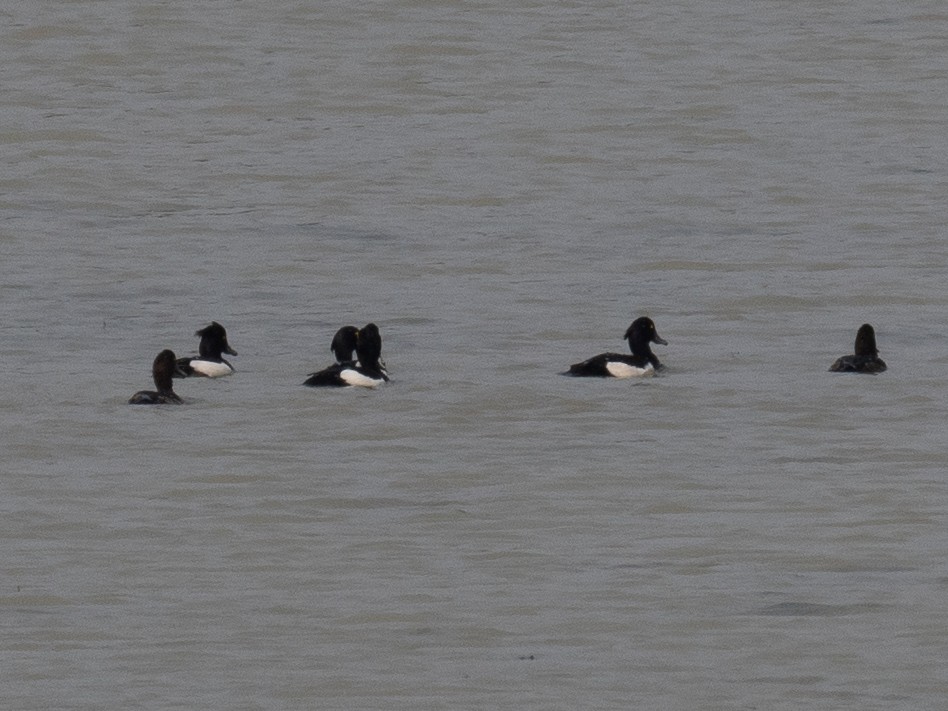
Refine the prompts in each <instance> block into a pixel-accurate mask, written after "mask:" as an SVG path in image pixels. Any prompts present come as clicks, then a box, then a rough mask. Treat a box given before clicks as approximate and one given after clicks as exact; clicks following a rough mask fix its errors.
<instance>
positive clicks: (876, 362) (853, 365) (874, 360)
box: [830, 323, 886, 375]
mask: <svg viewBox="0 0 948 711" xmlns="http://www.w3.org/2000/svg"><path fill="white" fill-rule="evenodd" d="M853 350H854V351H855V353H854V354H853V355H844V356H842V357H841V358H837V359H836V362H834V363H833V365H831V366H830V372H833V373H871V374H873V375H875V374H876V373H881V372H882V371H883V370H885V369H886V364H885V361H884V360H882V359H881V358H880V357H879V349H878V348H876V332H875V331H874V330H873V328H872V326H870V325H869V324H868V323H864V324H863V325H862V326H860V327H859V330H858V331H856V345H855V348H854V349H853Z"/></svg>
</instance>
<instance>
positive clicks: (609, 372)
mask: <svg viewBox="0 0 948 711" xmlns="http://www.w3.org/2000/svg"><path fill="white" fill-rule="evenodd" d="M623 338H625V339H627V340H628V341H629V349H630V350H631V351H632V353H631V354H630V355H624V354H622V353H600V354H599V355H597V356H593V357H592V358H589V359H587V360H584V361H583V362H582V363H574V364H573V365H571V366H570V367H569V370H568V371H567V372H566V373H565V375H575V376H579V377H591V378H639V377H643V376H650V375H654V374H655V371H656V370H660V369H661V368H662V367H663V366H662V364H661V362H660V361H659V360H658V358H657V357H656V356H655V354H654V353H652V348H651V346H650V345H649V344H650V343H658V344H660V345H663V346H667V345H668V341H666V340H665V339H664V338H662V337H661V336H659V335H658V331H657V330H656V329H655V322H654V321H652V319H650V318H648V317H647V316H642V317H641V318H637V319H635V321H633V322H632V325H631V326H629V328H628V330H627V331H626V332H625V335H624V336H623Z"/></svg>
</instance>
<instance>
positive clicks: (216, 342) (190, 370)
mask: <svg viewBox="0 0 948 711" xmlns="http://www.w3.org/2000/svg"><path fill="white" fill-rule="evenodd" d="M194 335H195V336H199V337H200V338H201V343H200V345H199V346H198V353H200V355H199V356H198V357H196V358H179V359H178V369H179V370H180V371H181V373H182V374H181V375H178V376H176V377H179V378H189V377H198V376H200V377H204V378H222V377H224V376H225V375H232V374H233V372H234V366H232V365H231V364H230V363H228V362H227V361H226V360H224V359H223V358H222V357H221V356H222V354H223V353H227V354H228V355H232V356H235V355H237V351H235V350H234V349H233V348H231V347H230V344H229V343H228V342H227V330H226V329H225V328H224V327H223V326H221V325H220V324H219V323H218V322H217V321H212V322H211V325H210V326H205V327H204V328H202V329H200V330H198V331H195V332H194Z"/></svg>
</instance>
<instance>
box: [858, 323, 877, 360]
mask: <svg viewBox="0 0 948 711" xmlns="http://www.w3.org/2000/svg"><path fill="white" fill-rule="evenodd" d="M856 355H857V356H877V355H879V349H878V348H876V332H875V331H874V330H873V329H872V326H870V325H869V324H868V323H864V324H863V325H862V326H860V327H859V330H858V331H856Z"/></svg>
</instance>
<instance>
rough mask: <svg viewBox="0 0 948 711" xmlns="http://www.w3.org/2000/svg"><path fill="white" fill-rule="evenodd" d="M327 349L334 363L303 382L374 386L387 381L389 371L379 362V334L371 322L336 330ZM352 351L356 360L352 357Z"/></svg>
mask: <svg viewBox="0 0 948 711" xmlns="http://www.w3.org/2000/svg"><path fill="white" fill-rule="evenodd" d="M350 329H351V330H350ZM353 331H354V332H355V333H354V334H353ZM353 336H354V344H353V340H352V338H353ZM330 348H331V349H332V352H333V354H334V355H335V356H336V360H337V362H336V363H334V364H333V365H331V366H329V367H328V368H324V369H323V370H320V371H319V372H318V373H311V374H310V376H309V377H308V378H307V379H306V381H305V382H304V383H303V385H309V386H310V387H345V386H350V385H351V386H358V387H363V388H374V387H376V386H378V385H381V384H382V383H385V382H388V373H387V372H386V371H385V365H384V364H383V363H382V336H381V334H379V328H378V326H376V325H375V324H374V323H369V324H366V325H365V326H363V327H362V328H359V329H354V328H352V327H351V326H345V327H343V328H341V329H339V331H337V332H336V335H335V336H334V337H333V340H332V345H331V346H330ZM353 350H354V351H355V354H356V356H357V358H358V360H355V361H353V360H352V351H353Z"/></svg>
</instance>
